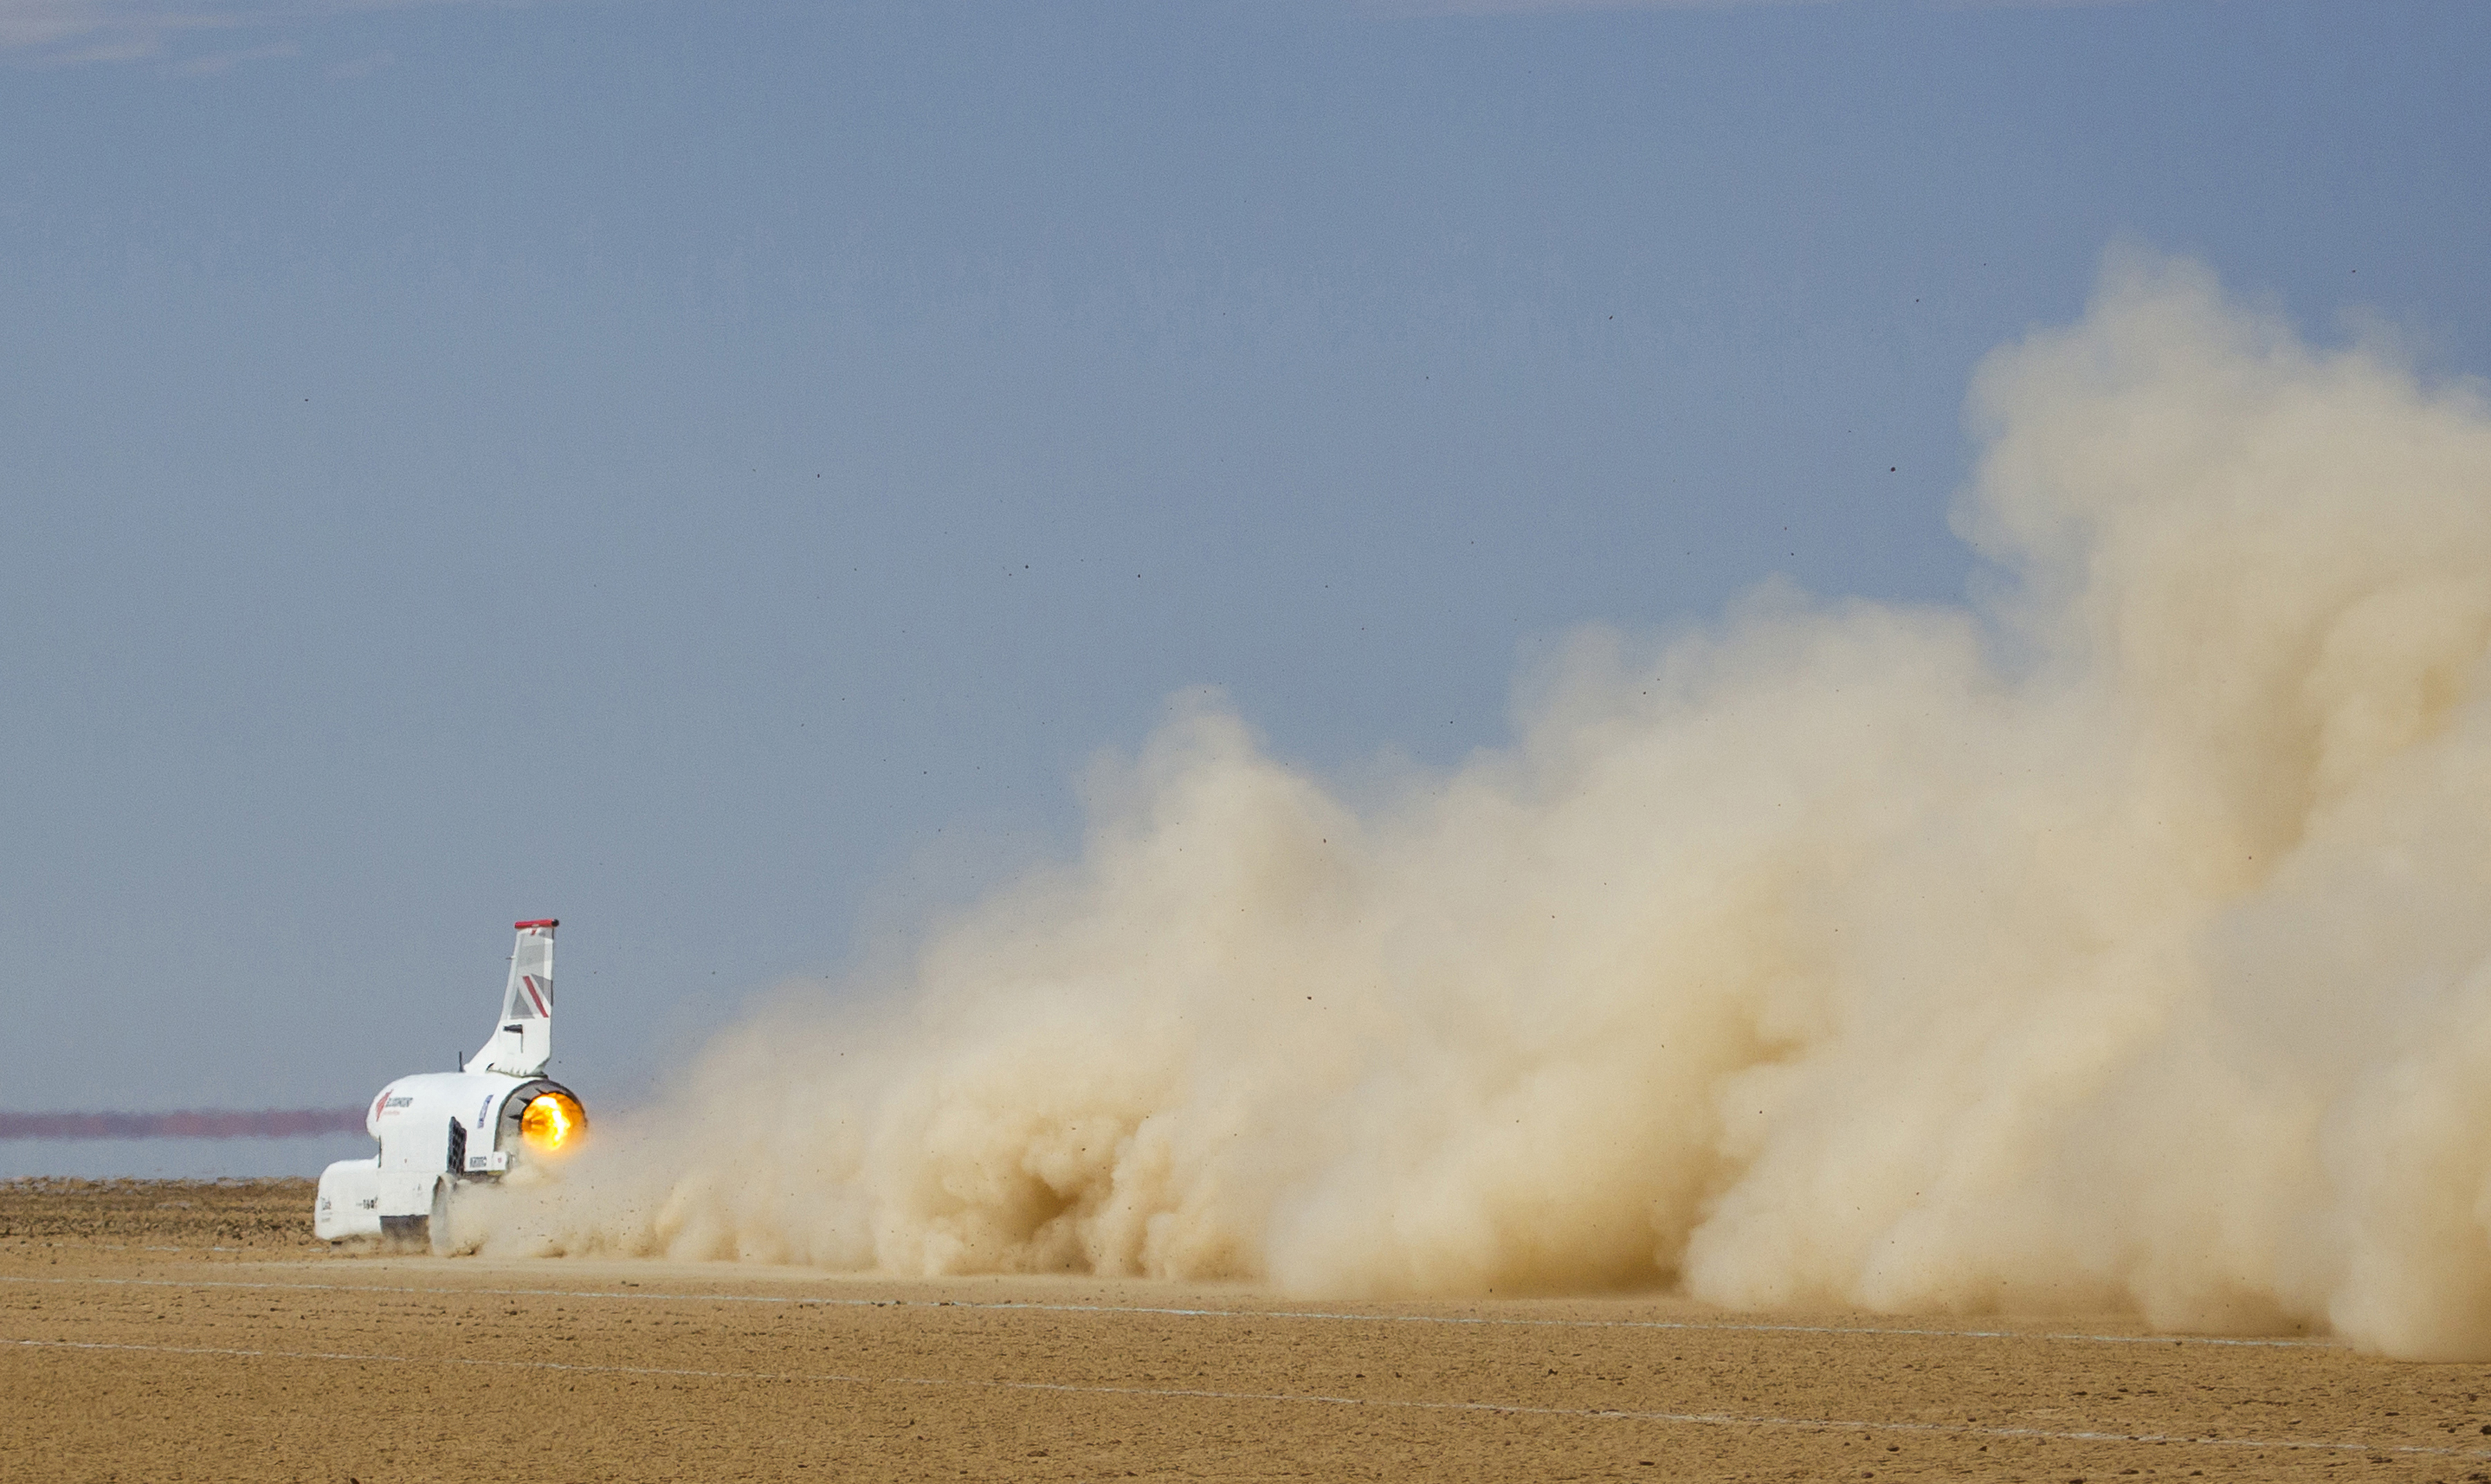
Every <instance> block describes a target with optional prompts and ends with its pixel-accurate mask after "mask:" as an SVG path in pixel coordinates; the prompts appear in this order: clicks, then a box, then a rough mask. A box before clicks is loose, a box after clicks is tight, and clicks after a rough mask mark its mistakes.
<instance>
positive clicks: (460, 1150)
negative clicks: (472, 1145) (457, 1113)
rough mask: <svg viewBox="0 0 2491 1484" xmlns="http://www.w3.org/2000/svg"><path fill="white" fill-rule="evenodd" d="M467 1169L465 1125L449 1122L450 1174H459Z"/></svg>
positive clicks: (455, 1121) (454, 1120) (453, 1121)
mask: <svg viewBox="0 0 2491 1484" xmlns="http://www.w3.org/2000/svg"><path fill="white" fill-rule="evenodd" d="M466 1168H467V1125H466V1124H464V1123H461V1122H459V1121H458V1120H456V1119H452V1120H450V1165H449V1169H450V1173H451V1174H453V1175H456V1174H459V1173H460V1172H462V1171H464V1170H465V1169H466Z"/></svg>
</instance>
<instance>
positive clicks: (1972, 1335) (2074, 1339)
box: [0, 1276, 2345, 1350]
mask: <svg viewBox="0 0 2491 1484" xmlns="http://www.w3.org/2000/svg"><path fill="white" fill-rule="evenodd" d="M0 1283H48V1284H60V1285H68V1286H73V1287H76V1286H83V1285H105V1286H111V1287H118V1288H235V1289H271V1290H286V1291H296V1292H303V1293H333V1294H435V1295H461V1294H466V1295H477V1296H480V1297H485V1298H624V1299H632V1300H639V1301H649V1302H661V1303H774V1304H785V1305H787V1306H789V1307H791V1308H806V1307H810V1308H818V1309H982V1310H988V1311H996V1310H1002V1311H1013V1310H1018V1311H1024V1312H1028V1313H1034V1314H1157V1315H1163V1316H1166V1317H1169V1318H1173V1319H1270V1320H1282V1319H1287V1320H1313V1321H1323V1322H1326V1323H1332V1324H1482V1325H1503V1326H1509V1327H1512V1328H1518V1329H1678V1330H1694V1331H1705V1332H1721V1333H1730V1334H1845V1335H1847V1334H1857V1335H1892V1336H1899V1337H1902V1338H1906V1339H1936V1340H2048V1341H2054V1342H2057V1343H2062V1344H2071V1345H2217V1346H2227V1347H2232V1348H2246V1349H2255V1350H2342V1349H2345V1347H2344V1346H2342V1345H2340V1344H2338V1343H2337V1342H2335V1341H2332V1340H2257V1339H2233V1338H2229V1337H2226V1336H2223V1335H2202V1334H2192V1335H2172V1334H2077V1333H2070V1332H2066V1331H2056V1330H2048V1331H2045V1330H2037V1329H1913V1328H1904V1327H1900V1326H1892V1327H1884V1326H1878V1325H1873V1324H1758V1323H1739V1322H1733V1321H1726V1320H1725V1321H1712V1320H1674V1319H1501V1318H1497V1317H1495V1316H1492V1315H1483V1314H1480V1315H1472V1314H1335V1313H1329V1312H1325V1311H1321V1310H1311V1309H1178V1308H1154V1307H1149V1306H1146V1305H1139V1304H1105V1303H1037V1302H1029V1301H1008V1300H997V1301H993V1302H979V1301H976V1300H972V1299H965V1298H920V1299H907V1298H823V1297H814V1296H808V1295H797V1296H793V1297H787V1296H781V1295H775V1294H659V1293H638V1294H630V1293H623V1292H621V1291H619V1290H616V1291H608V1290H603V1289H577V1288H416V1287H409V1286H403V1285H396V1284H383V1283H246V1282H243V1281H241V1280H239V1279H218V1278H197V1279H180V1278H22V1277H11V1276H0Z"/></svg>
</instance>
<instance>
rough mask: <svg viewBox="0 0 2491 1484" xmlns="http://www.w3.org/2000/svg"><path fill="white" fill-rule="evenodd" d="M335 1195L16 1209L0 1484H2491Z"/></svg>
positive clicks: (1758, 1350)
mask: <svg viewBox="0 0 2491 1484" xmlns="http://www.w3.org/2000/svg"><path fill="white" fill-rule="evenodd" d="M310 1192H311V1187H310V1184H309V1182H308V1181H302V1180H284V1181H261V1182H249V1183H243V1182H226V1183H216V1184H190V1183H173V1182H142V1181H123V1182H110V1183H87V1182H82V1181H37V1180H21V1181H10V1182H0V1478H7V1479H12V1480H15V1479H27V1480H98V1481H102V1480H123V1481H138V1480H148V1481H158V1480H197V1479H252V1480H298V1479H299V1480H322V1481H339V1484H343V1481H349V1480H352V1481H356V1484H397V1481H413V1480H462V1481H463V1480H484V1479H527V1480H608V1479H701V1480H724V1479H822V1478H833V1479H839V1478H855V1479H877V1480H879V1479H894V1480H910V1479H959V1478H972V1479H998V1478H1011V1479H1098V1478H1145V1479H1149V1478H1185V1479H1270V1478H1316V1479H1500V1480H1502V1479H1575V1478H1628V1479H1646V1480H1650V1479H1835V1478H1849V1479H1866V1478H1875V1479H1881V1480H1899V1479H1940V1478H1943V1479H1960V1478H1984V1479H1986V1478H1995V1479H2024V1480H2054V1481H2065V1480H2072V1479H2087V1480H2093V1481H2103V1480H2110V1479H2115V1478H2122V1477H2140V1478H2144V1477H2159V1478H2192V1477H2203V1478H2225V1477H2230V1478H2254V1479H2345V1478H2352V1477H2369V1478H2379V1479H2416V1480H2422V1479H2440V1480H2450V1481H2453V1480H2476V1481H2480V1480H2484V1479H2491V1402H2485V1401H2484V1398H2485V1397H2486V1396H2491V1367H2484V1366H2475V1365H2415V1364H2404V1363H2398V1362H2393V1361H2387V1360H2381V1359H2378V1358H2376V1357H2373V1356H2368V1355H2364V1354H2361V1353H2357V1352H2355V1351H2352V1350H2350V1349H2348V1348H2345V1347H2342V1346H2339V1345H2336V1344H2333V1343H2331V1342H2329V1341H2326V1340H2324V1339H2311V1338H2306V1337H2293V1336H2276V1337H2271V1338H2264V1339H2247V1340H2244V1339H2242V1338H2241V1337H2186V1336H2179V1337H2175V1336H2168V1335H2149V1334H2146V1333H2144V1332H2143V1331H2142V1330H2141V1329H2140V1328H2139V1327H2138V1326H2137V1325H2136V1324H2133V1322H2130V1321H2125V1320H2122V1319H2117V1318H2104V1319H2099V1320H2095V1321H2090V1322H2085V1323H2074V1322H2070V1321H2067V1320H2065V1319H2060V1320H2053V1321H2049V1322H2020V1321H1997V1322H1973V1321H1966V1320H1961V1319H1943V1320H1929V1321H1908V1320H1897V1319H1895V1318H1892V1317H1890V1316H1864V1315H1823V1316H1788V1315H1774V1316H1744V1315H1729V1314H1720V1313H1715V1312H1711V1311H1705V1310H1700V1309H1698V1308H1695V1307H1694V1306H1691V1305H1688V1304H1686V1303H1684V1302H1682V1301H1679V1300H1675V1299H1671V1298H1667V1297H1663V1296H1655V1295H1636V1296H1617V1297H1601V1298H1562V1299H1560V1298H1518V1299H1501V1298H1500V1299H1492V1300H1481V1301H1478V1302H1428V1303H1331V1302H1326V1303H1309V1302H1304V1301H1297V1300H1290V1299H1285V1298H1279V1297H1275V1296H1273V1295H1266V1294H1259V1293H1256V1292H1253V1291H1251V1290H1248V1289H1244V1288H1236V1289H1224V1288H1206V1287H1200V1286H1187V1287H1179V1286H1175V1285H1162V1284H1148V1283H1137V1282H1128V1281H1117V1282H1101V1281H1099V1280H1095V1279H1082V1278H1070V1277H1066V1278H997V1279H956V1280H951V1281H945V1282H903V1281H894V1280H890V1279H884V1278H872V1277H852V1276H843V1275H830V1274H823V1273H820V1272H815V1271H810V1270H802V1269H790V1268H768V1267H753V1266H738V1265H719V1264H702V1265H684V1264H659V1263H628V1262H596V1263H591V1262H582V1261H575V1260H547V1261H536V1262H525V1263H496V1262H484V1261H479V1260H475V1259H447V1260H442V1259H434V1258H430V1257H411V1256H393V1255H387V1254H381V1253H376V1252H364V1253H345V1252H339V1253H332V1252H329V1251H327V1250H326V1249H324V1248H323V1247H322V1246H321V1245H320V1244H318V1243H316V1242H314V1241H313V1240H312V1238H311V1237H310V1235H309V1229H308V1210H309V1207H310V1200H311V1194H310Z"/></svg>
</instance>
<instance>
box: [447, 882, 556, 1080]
mask: <svg viewBox="0 0 2491 1484" xmlns="http://www.w3.org/2000/svg"><path fill="white" fill-rule="evenodd" d="M559 925H560V924H559V923H557V922H556V921H555V920H554V919H553V918H551V917H542V918H540V919H538V920H537V921H534V922H518V923H513V926H514V927H516V928H517V929H518V930H519V941H518V946H516V947H514V948H513V949H512V950H511V982H510V984H509V986H508V987H506V988H505V989H504V990H503V991H502V1018H501V1020H500V1021H499V1022H498V1023H497V1024H496V1025H495V1027H494V1029H493V1038H492V1039H491V1040H488V1041H486V1042H485V1043H484V1049H483V1050H482V1051H479V1052H477V1053H476V1055H475V1056H474V1057H473V1058H471V1059H470V1060H469V1061H468V1062H467V1066H468V1069H469V1070H471V1071H484V1072H507V1073H509V1074H510V1075H511V1076H513V1077H534V1076H537V1075H539V1074H541V1073H542V1072H543V1071H544V1069H545V1062H548V1061H550V1060H552V1057H553V930H554V929H555V928H556V927H557V926H559Z"/></svg>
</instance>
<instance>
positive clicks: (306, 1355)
mask: <svg viewBox="0 0 2491 1484" xmlns="http://www.w3.org/2000/svg"><path fill="white" fill-rule="evenodd" d="M0 1345H14V1346H17V1347H20V1348H22V1349H28V1350H67V1351H135V1352H139V1353H149V1354H161V1355H221V1356H228V1357H233V1358H240V1359H251V1360H337V1361H354V1362H356V1363H358V1364H364V1365H464V1366H478V1367H483V1368H486V1369H494V1370H513V1371H569V1372H573V1373H578V1374H585V1375H601V1376H673V1377H682V1378H686V1379H689V1380H696V1381H767V1382H805V1383H813V1384H828V1385H852V1386H942V1387H960V1388H967V1389H976V1390H986V1391H1052V1392H1057V1393H1065V1394H1071V1395H1077V1396H1145V1397H1153V1398H1158V1399H1161V1400H1166V1399H1190V1400H1196V1401H1213V1402H1291V1403H1306V1404H1316V1405H1322V1406H1329V1407H1380V1408H1389V1409H1392V1410H1395V1411H1478V1412H1492V1413H1496V1414H1498V1415H1502V1416H1520V1417H1583V1418H1601V1419H1606V1420H1610V1421H1620V1422H1661V1423H1672V1424H1678V1425H1684V1426H1696V1427H1777V1428H1789V1429H1793V1430H1796V1431H1802V1432H1819V1433H1838V1432H1866V1433H1915V1434H1920V1435H1923V1436H1936V1437H1956V1438H1998V1439H2007V1440H2014V1439H2024V1440H2046V1441H2051V1442H2135V1443H2179V1444H2181V1445H2183V1446H2185V1447H2197V1448H2276V1449H2288V1450H2295V1451H2300V1452H2326V1453H2401V1454H2405V1455H2408V1456H2426V1457H2431V1458H2491V1449H2482V1448H2442V1447H2430V1446H2426V1445H2423V1444H2418V1443H2373V1442H2330V1441H2327V1440H2324V1439H2316V1438H2217V1437H2215V1436H2213V1434H2204V1435H2199V1436H2193V1437H2192V1436H2187V1435H2183V1434H2178V1433H2107V1432H2095V1431H2064V1432H2062V1431H2054V1430H2052V1429H2049V1428H2038V1427H1978V1426H1966V1425H1963V1424H1960V1423H1949V1422H1866V1421H1845V1420H1841V1419H1837V1418H1832V1417H1778V1416H1740V1415H1736V1414H1733V1413H1729V1412H1712V1411H1630V1410H1627V1409H1624V1408H1605V1407H1532V1406H1527V1405H1524V1404H1521V1403H1513V1402H1426V1401H1409V1400H1400V1399H1395V1398H1392V1397H1365V1396H1324V1395H1321V1394H1317V1393H1311V1392H1286V1391H1211V1390H1204V1389H1200V1388H1195V1387H1176V1386H1105V1385H1087V1384H1083V1383H1080V1382H1056V1381H961V1380H956V1379H951V1378H944V1377H932V1376H849V1375H844V1374H840V1373H837V1372H822V1373H815V1374H810V1375H807V1374H800V1373H793V1372H784V1371H706V1370H694V1369H690V1368H688V1367H676V1366H643V1365H582V1364H579V1363H576V1362H573V1361H564V1360H486V1359H481V1358H476V1357H472V1356H464V1355H442V1356H432V1357H426V1356H420V1355H382V1354H359V1353H347V1352H338V1351H293V1350H238V1349H230V1348H224V1347H209V1346H185V1345H126V1344H107V1343H104V1342H102V1341H94V1340H21V1339H15V1338H0Z"/></svg>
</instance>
